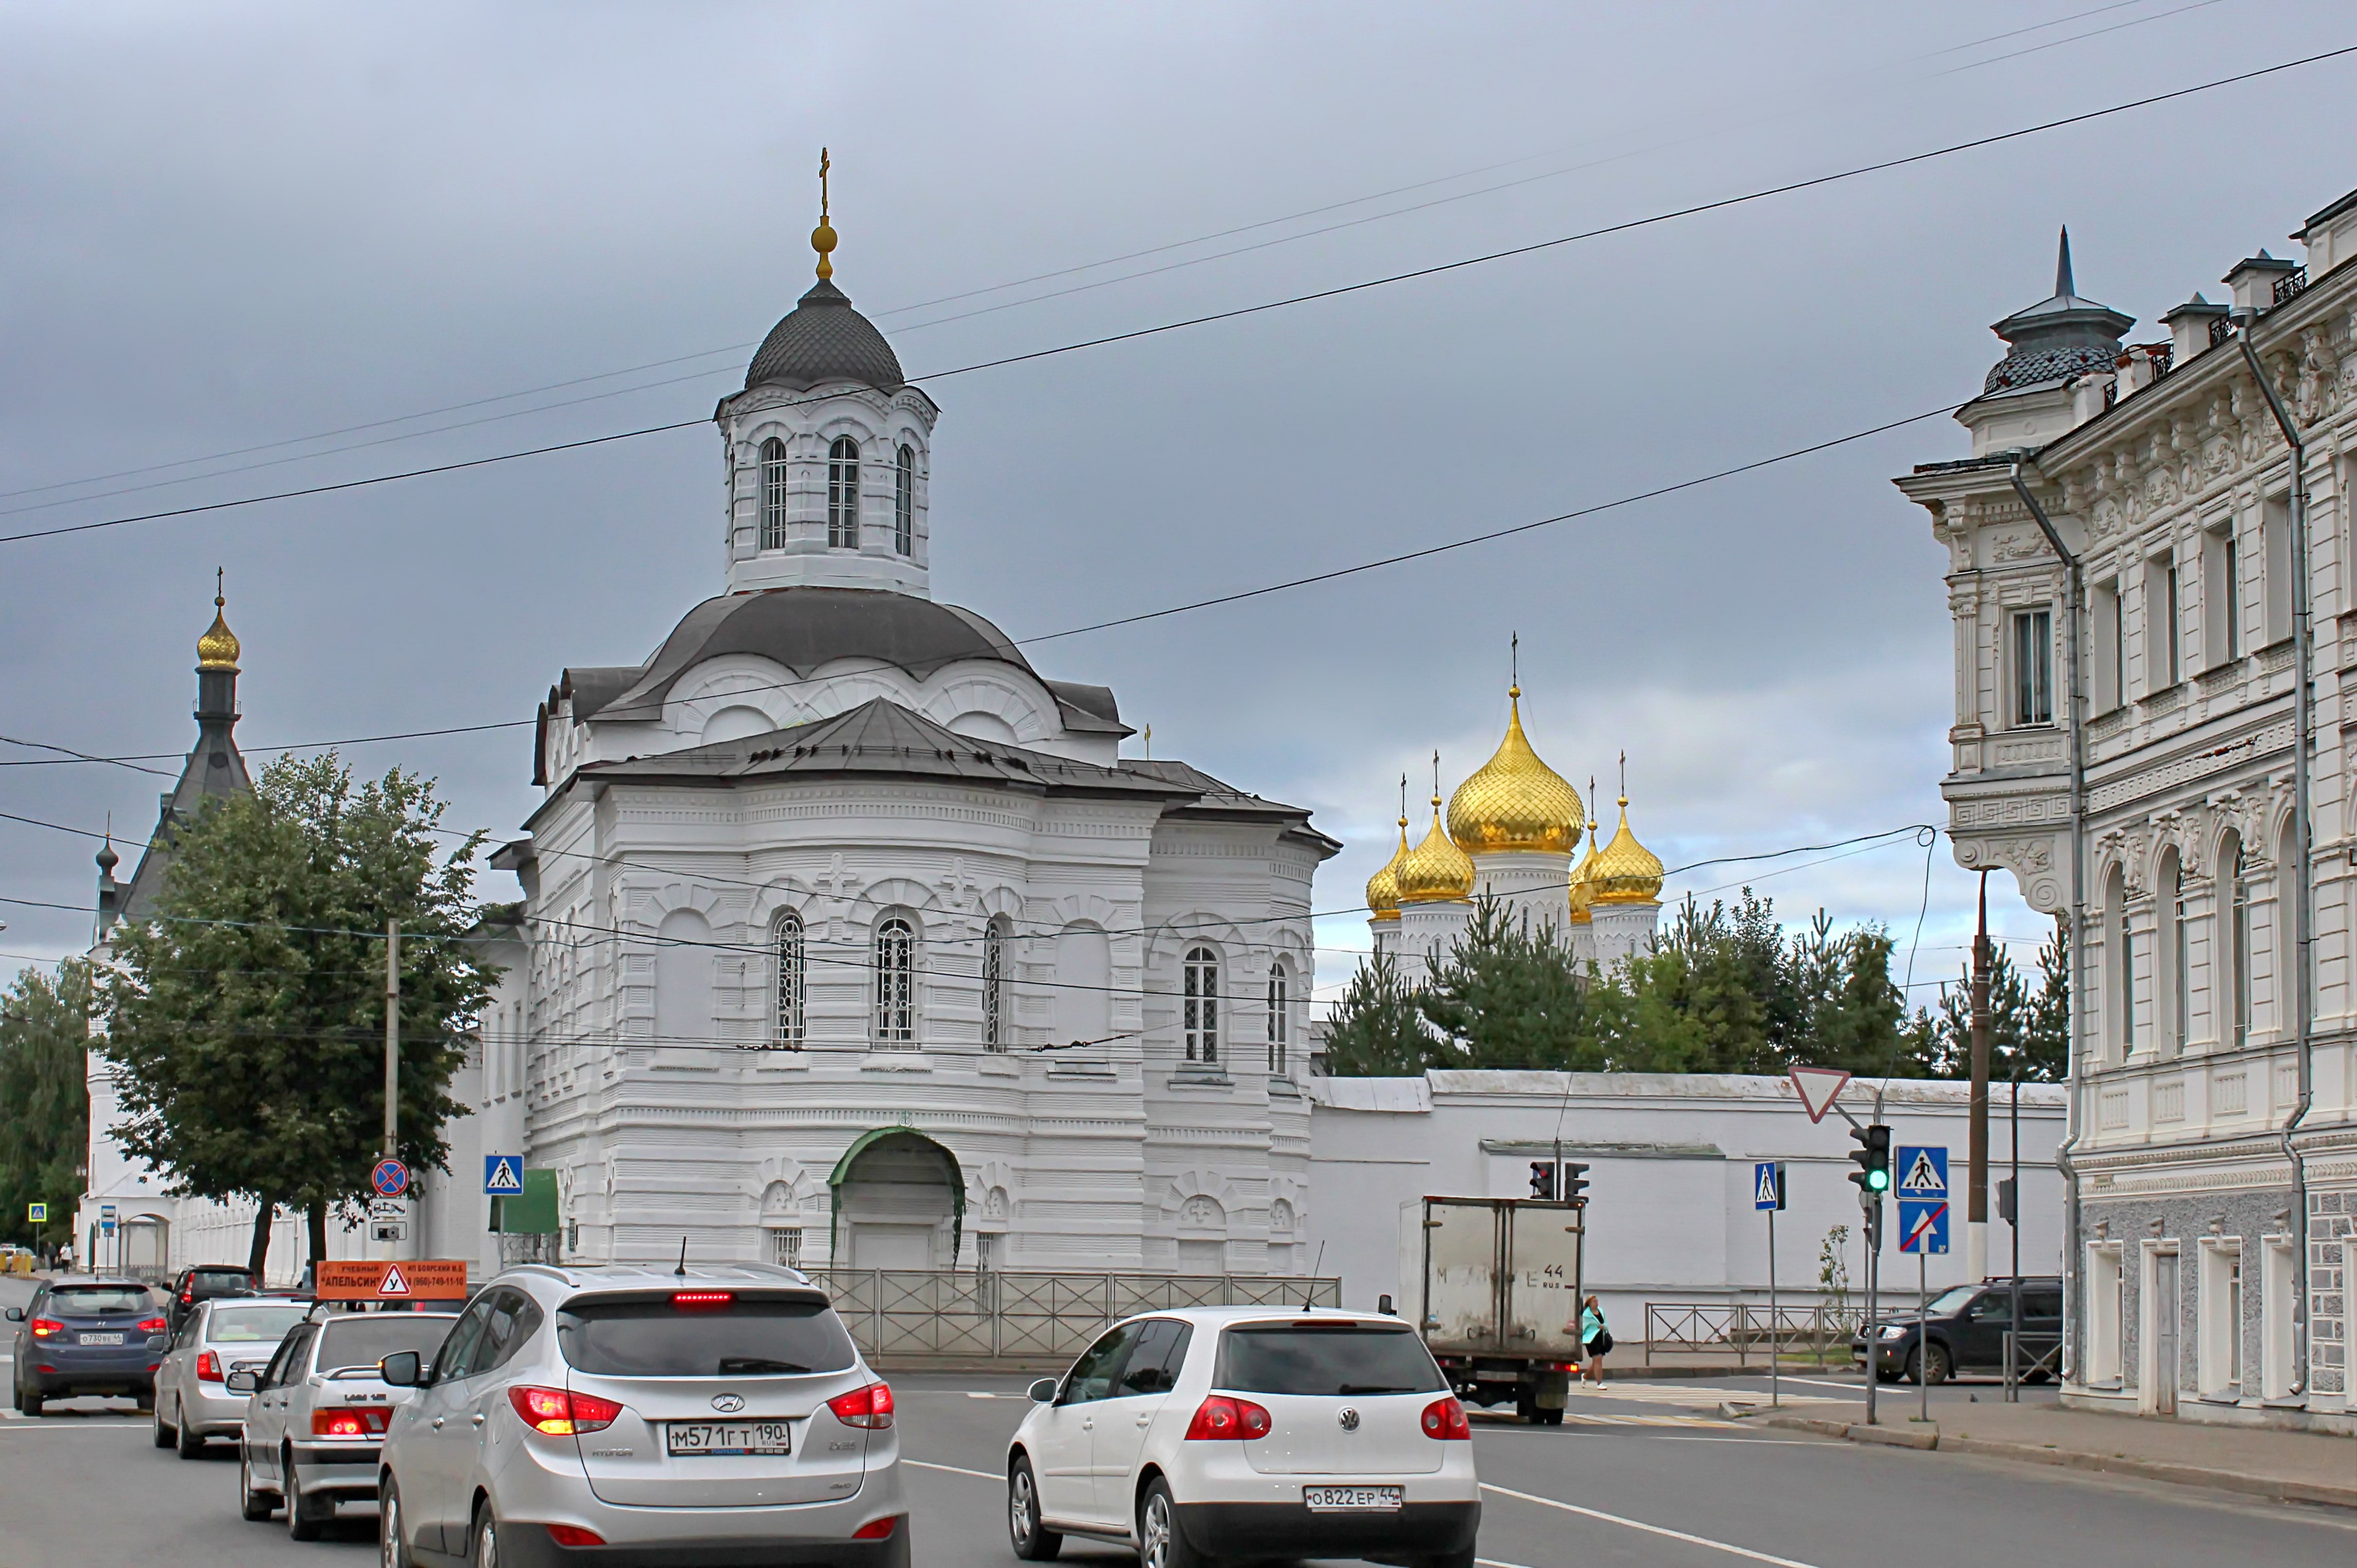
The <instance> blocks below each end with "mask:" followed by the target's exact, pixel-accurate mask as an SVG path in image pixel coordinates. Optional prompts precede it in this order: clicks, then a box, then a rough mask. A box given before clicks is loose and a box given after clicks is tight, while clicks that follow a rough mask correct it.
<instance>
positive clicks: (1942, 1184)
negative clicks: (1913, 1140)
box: [1891, 1144, 1948, 1253]
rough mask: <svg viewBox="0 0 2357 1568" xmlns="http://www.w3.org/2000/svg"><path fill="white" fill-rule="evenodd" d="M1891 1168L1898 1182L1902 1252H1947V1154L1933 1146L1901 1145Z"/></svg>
mask: <svg viewBox="0 0 2357 1568" xmlns="http://www.w3.org/2000/svg"><path fill="white" fill-rule="evenodd" d="M1891 1166H1892V1169H1893V1170H1894V1171H1896V1172H1897V1174H1898V1177H1899V1180H1898V1182H1897V1183H1896V1184H1895V1186H1894V1187H1893V1190H1894V1191H1895V1192H1896V1193H1897V1194H1898V1196H1899V1250H1900V1251H1901V1252H1933V1253H1944V1252H1946V1251H1947V1250H1948V1151H1947V1150H1946V1149H1945V1148H1942V1147H1936V1146H1933V1145H1931V1144H1912V1145H1910V1144H1900V1146H1899V1148H1898V1150H1897V1151H1896V1157H1895V1158H1894V1159H1893V1160H1892V1162H1891Z"/></svg>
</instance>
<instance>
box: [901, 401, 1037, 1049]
mask: <svg viewBox="0 0 2357 1568" xmlns="http://www.w3.org/2000/svg"><path fill="white" fill-rule="evenodd" d="M902 450H904V451H905V450H907V448H905V447H904V448H902ZM1011 924H1012V923H1011V922H1010V921H1009V920H1008V919H1007V918H1006V916H1004V915H993V916H992V917H991V918H990V925H989V927H988V928H987V929H985V930H984V932H983V934H982V1048H983V1049H984V1050H985V1051H1003V1050H1005V1049H1006V939H1007V937H1008V936H1009V935H1010V934H1011Z"/></svg>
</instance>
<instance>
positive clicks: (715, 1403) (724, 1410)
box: [712, 1394, 1358, 1426]
mask: <svg viewBox="0 0 2357 1568" xmlns="http://www.w3.org/2000/svg"><path fill="white" fill-rule="evenodd" d="M712 1408H713V1409H715V1410H716V1411H718V1412H720V1413H721V1414H723V1415H733V1414H735V1413H736V1412H738V1411H740V1410H743V1409H744V1408H745V1396H744V1395H743V1394H714V1395H713V1396H712ZM1351 1424H1352V1425H1354V1426H1355V1425H1356V1424H1358V1423H1357V1421H1356V1419H1355V1418H1353V1420H1352V1422H1351Z"/></svg>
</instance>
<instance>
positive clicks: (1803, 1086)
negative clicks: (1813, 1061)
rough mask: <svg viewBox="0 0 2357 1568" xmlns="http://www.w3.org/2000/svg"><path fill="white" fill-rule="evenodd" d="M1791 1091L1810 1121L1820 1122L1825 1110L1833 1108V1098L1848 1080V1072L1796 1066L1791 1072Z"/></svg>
mask: <svg viewBox="0 0 2357 1568" xmlns="http://www.w3.org/2000/svg"><path fill="white" fill-rule="evenodd" d="M1848 1081H1849V1074H1847V1073H1846V1072H1844V1071H1842V1070H1841V1069H1838V1068H1830V1067H1796V1068H1794V1069H1792V1090H1793V1092H1795V1093H1796V1094H1798V1095H1799V1096H1800V1097H1801V1104H1802V1106H1803V1109H1805V1110H1806V1111H1807V1112H1808V1113H1809V1120H1810V1121H1812V1122H1822V1121H1824V1119H1825V1112H1828V1111H1831V1110H1832V1109H1833V1108H1834V1100H1835V1097H1836V1096H1838V1095H1839V1094H1840V1093H1841V1091H1842V1085H1844V1084H1846V1083H1847V1082H1848Z"/></svg>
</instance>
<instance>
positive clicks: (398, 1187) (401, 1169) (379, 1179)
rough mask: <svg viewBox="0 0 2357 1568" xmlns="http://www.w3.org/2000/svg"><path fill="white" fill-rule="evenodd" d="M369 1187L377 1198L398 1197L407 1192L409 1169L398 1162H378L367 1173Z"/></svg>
mask: <svg viewBox="0 0 2357 1568" xmlns="http://www.w3.org/2000/svg"><path fill="white" fill-rule="evenodd" d="M369 1186H371V1187H374V1188H375V1189H376V1195H377V1196H378V1197H400V1196H401V1195H402V1194H403V1193H405V1192H407V1191H408V1190H409V1167H408V1166H407V1165H403V1164H402V1163H401V1162H400V1161H399V1160H379V1161H377V1163H376V1168H375V1169H374V1170H372V1171H371V1172H369Z"/></svg>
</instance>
